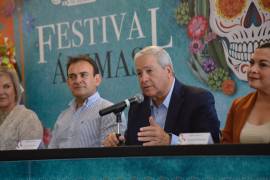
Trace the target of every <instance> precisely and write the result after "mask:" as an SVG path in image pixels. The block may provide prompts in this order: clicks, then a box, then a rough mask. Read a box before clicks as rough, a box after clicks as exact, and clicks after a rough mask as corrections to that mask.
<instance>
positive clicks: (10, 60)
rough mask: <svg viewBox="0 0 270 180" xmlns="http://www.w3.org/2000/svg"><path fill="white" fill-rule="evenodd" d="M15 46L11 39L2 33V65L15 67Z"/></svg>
mask: <svg viewBox="0 0 270 180" xmlns="http://www.w3.org/2000/svg"><path fill="white" fill-rule="evenodd" d="M15 63H16V61H15V48H14V46H13V44H12V42H11V41H10V40H8V39H7V38H6V37H3V36H2V35H1V34H0V65H2V66H7V67H9V68H14V65H15Z"/></svg>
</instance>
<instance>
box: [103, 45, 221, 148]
mask: <svg viewBox="0 0 270 180" xmlns="http://www.w3.org/2000/svg"><path fill="white" fill-rule="evenodd" d="M135 67H136V71H137V77H138V80H139V83H140V87H141V90H142V92H143V94H144V97H145V99H144V101H143V102H142V103H141V104H133V105H132V106H131V107H130V109H129V113H128V126H127V130H126V133H125V136H120V137H119V138H117V137H116V135H115V133H111V134H109V135H108V136H107V138H106V139H105V140H104V141H103V145H104V146H117V144H118V143H119V140H121V141H125V144H126V145H143V146H152V145H169V144H177V142H178V135H179V133H192V132H193V133H195V132H210V133H211V135H212V137H213V140H214V142H219V125H220V123H219V121H218V118H217V114H216V110H215V101H214V98H213V95H212V94H211V93H210V92H208V91H206V90H204V89H201V88H196V87H191V86H186V85H184V84H182V83H181V82H179V81H178V80H177V79H176V78H175V75H174V70H173V65H172V62H171V58H170V56H169V54H168V53H167V52H166V51H165V50H164V49H162V48H160V47H158V46H149V47H146V48H144V49H143V50H141V51H140V52H138V53H137V54H136V55H135Z"/></svg>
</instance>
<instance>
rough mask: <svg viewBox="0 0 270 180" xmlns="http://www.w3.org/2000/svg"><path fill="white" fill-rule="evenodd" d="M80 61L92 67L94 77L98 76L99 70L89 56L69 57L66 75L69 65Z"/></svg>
mask: <svg viewBox="0 0 270 180" xmlns="http://www.w3.org/2000/svg"><path fill="white" fill-rule="evenodd" d="M80 61H85V62H88V63H89V64H90V65H92V67H93V69H94V74H93V75H94V76H95V75H96V74H99V69H98V66H97V64H96V62H95V61H94V60H93V59H92V58H91V57H90V56H89V55H78V56H70V57H68V62H67V74H68V68H69V66H70V65H71V64H74V63H77V62H80Z"/></svg>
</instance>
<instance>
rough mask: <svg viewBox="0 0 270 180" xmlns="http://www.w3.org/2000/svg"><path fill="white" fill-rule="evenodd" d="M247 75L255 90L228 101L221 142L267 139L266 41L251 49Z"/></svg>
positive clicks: (269, 59) (269, 49) (269, 80)
mask: <svg viewBox="0 0 270 180" xmlns="http://www.w3.org/2000/svg"><path fill="white" fill-rule="evenodd" d="M247 78H248V84H249V86H250V87H252V88H254V89H256V91H255V92H252V93H250V94H248V95H246V96H244V97H241V98H238V99H236V100H234V102H233V103H232V106H231V109H230V111H229V113H228V116H227V121H226V125H225V128H224V130H223V132H222V140H221V142H222V143H270V43H266V44H263V45H261V46H259V47H258V48H257V49H256V50H255V51H254V53H253V55H252V57H251V60H250V67H249V70H248V73H247Z"/></svg>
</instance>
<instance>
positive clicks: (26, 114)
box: [0, 66, 43, 150]
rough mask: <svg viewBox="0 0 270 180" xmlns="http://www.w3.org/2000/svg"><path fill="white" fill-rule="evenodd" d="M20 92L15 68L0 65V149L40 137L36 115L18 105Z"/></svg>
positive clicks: (41, 132)
mask: <svg viewBox="0 0 270 180" xmlns="http://www.w3.org/2000/svg"><path fill="white" fill-rule="evenodd" d="M21 94H22V90H21V88H20V83H19V80H18V76H17V73H16V70H15V69H13V68H9V67H7V66H0V150H14V149H16V146H17V145H18V142H20V141H21V140H33V139H42V136H43V128H42V125H41V122H40V120H39V119H38V117H37V115H36V114H35V113H34V112H33V111H31V110H29V109H27V108H26V107H25V106H24V105H19V101H20V98H21Z"/></svg>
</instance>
